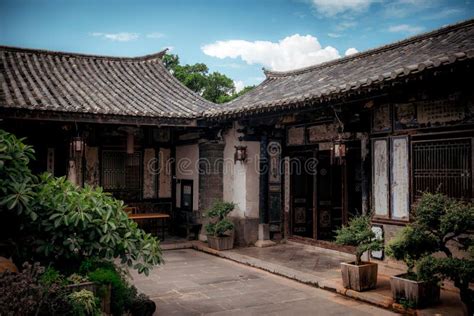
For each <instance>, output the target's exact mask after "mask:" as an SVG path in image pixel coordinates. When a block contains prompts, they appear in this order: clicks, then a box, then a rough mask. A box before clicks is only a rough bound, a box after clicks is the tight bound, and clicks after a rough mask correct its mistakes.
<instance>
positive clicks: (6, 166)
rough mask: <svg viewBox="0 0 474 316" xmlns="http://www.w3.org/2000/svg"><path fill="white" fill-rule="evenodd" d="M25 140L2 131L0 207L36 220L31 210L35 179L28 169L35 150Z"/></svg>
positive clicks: (35, 215)
mask: <svg viewBox="0 0 474 316" xmlns="http://www.w3.org/2000/svg"><path fill="white" fill-rule="evenodd" d="M23 140H24V139H23V138H22V139H18V138H17V137H16V136H15V135H13V134H10V133H7V132H5V131H4V130H1V129H0V194H1V195H0V197H1V199H0V207H2V208H7V209H8V210H14V211H15V212H16V213H17V214H19V215H20V214H22V215H25V216H26V217H29V219H31V220H35V219H36V217H37V214H36V213H35V212H33V211H32V209H31V203H32V200H33V199H34V197H35V193H34V182H35V177H34V176H33V174H32V173H31V170H30V168H29V167H28V164H29V162H30V160H32V159H34V150H33V147H31V146H28V145H25V144H24V143H23Z"/></svg>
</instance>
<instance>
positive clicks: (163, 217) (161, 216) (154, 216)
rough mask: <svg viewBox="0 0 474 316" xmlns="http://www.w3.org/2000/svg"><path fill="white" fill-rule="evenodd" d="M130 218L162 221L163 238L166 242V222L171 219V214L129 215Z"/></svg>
mask: <svg viewBox="0 0 474 316" xmlns="http://www.w3.org/2000/svg"><path fill="white" fill-rule="evenodd" d="M128 218H130V219H133V220H135V221H136V220H144V219H161V237H162V240H165V220H167V219H169V218H170V215H169V214H166V213H139V214H128Z"/></svg>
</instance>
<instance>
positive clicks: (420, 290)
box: [390, 273, 440, 308]
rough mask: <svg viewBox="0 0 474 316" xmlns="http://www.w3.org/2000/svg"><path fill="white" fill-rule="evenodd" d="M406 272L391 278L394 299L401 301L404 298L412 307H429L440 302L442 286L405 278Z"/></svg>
mask: <svg viewBox="0 0 474 316" xmlns="http://www.w3.org/2000/svg"><path fill="white" fill-rule="evenodd" d="M406 275H407V274H406V273H405V274H399V275H394V276H392V277H391V278H390V287H391V289H392V296H393V299H394V300H395V301H396V302H397V303H400V302H402V301H403V300H404V301H405V302H406V303H407V304H410V305H411V306H410V307H413V308H415V307H427V306H431V305H435V304H436V303H438V302H439V295H440V287H439V285H438V284H436V283H432V282H425V281H414V280H410V279H407V278H405V277H406Z"/></svg>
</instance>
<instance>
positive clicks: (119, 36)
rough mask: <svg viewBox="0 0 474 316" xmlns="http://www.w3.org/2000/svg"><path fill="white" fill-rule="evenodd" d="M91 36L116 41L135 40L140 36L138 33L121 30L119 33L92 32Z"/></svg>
mask: <svg viewBox="0 0 474 316" xmlns="http://www.w3.org/2000/svg"><path fill="white" fill-rule="evenodd" d="M92 36H96V37H101V38H104V39H108V40H111V41H117V42H128V41H133V40H136V39H137V38H138V37H140V34H138V33H129V32H121V33H101V32H94V33H92Z"/></svg>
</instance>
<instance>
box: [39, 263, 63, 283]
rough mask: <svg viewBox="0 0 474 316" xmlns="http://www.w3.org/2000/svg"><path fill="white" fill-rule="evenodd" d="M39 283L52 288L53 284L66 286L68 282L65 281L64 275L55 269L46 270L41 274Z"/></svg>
mask: <svg viewBox="0 0 474 316" xmlns="http://www.w3.org/2000/svg"><path fill="white" fill-rule="evenodd" d="M39 281H40V283H41V284H43V285H46V286H51V285H52V284H61V285H63V284H66V281H65V280H64V275H62V274H61V273H60V272H59V271H58V270H56V269H55V268H53V267H48V268H46V270H45V271H44V273H43V274H41V276H40V278H39Z"/></svg>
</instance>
